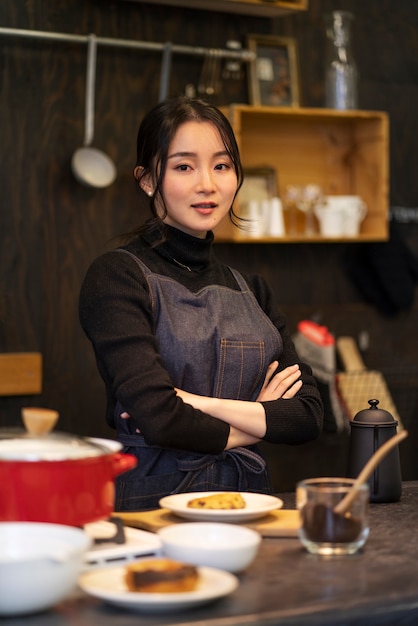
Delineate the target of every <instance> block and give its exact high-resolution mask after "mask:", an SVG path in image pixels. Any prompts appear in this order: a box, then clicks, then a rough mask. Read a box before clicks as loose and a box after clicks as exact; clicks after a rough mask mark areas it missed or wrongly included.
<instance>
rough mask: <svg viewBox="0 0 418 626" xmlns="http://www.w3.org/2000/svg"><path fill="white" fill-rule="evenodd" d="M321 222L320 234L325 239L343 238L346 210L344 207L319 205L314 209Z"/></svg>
mask: <svg viewBox="0 0 418 626" xmlns="http://www.w3.org/2000/svg"><path fill="white" fill-rule="evenodd" d="M314 212H315V215H316V217H317V218H318V221H319V232H320V233H321V235H322V236H323V237H343V236H344V224H345V210H344V207H343V206H340V207H338V206H333V205H328V204H322V205H318V206H316V207H315V209H314Z"/></svg>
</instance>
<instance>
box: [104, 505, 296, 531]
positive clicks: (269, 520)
mask: <svg viewBox="0 0 418 626" xmlns="http://www.w3.org/2000/svg"><path fill="white" fill-rule="evenodd" d="M112 515H113V516H114V517H119V518H120V519H122V520H123V522H124V524H125V525H126V526H132V527H134V528H140V529H141V530H148V531H151V532H156V531H157V530H159V529H160V528H163V527H164V526H169V525H170V524H182V523H184V522H190V520H186V519H182V518H181V517H178V516H177V515H174V513H171V511H169V510H168V509H154V510H152V511H137V512H129V513H128V512H119V511H118V512H115V513H113V514H112ZM244 526H247V527H248V528H253V529H254V530H257V531H258V532H259V533H260V534H261V535H262V536H263V537H297V533H298V528H299V513H298V511H295V510H292V509H278V510H277V511H272V512H271V513H268V514H267V515H265V516H264V517H260V519H256V520H253V521H250V522H245V524H244Z"/></svg>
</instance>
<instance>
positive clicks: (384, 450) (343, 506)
mask: <svg viewBox="0 0 418 626" xmlns="http://www.w3.org/2000/svg"><path fill="white" fill-rule="evenodd" d="M407 436H408V431H407V430H401V432H400V433H397V434H396V435H394V436H393V437H391V438H390V439H388V441H386V442H385V443H384V444H383V445H382V446H380V448H379V449H378V450H376V452H375V453H374V454H373V455H372V456H371V457H370V459H369V460H368V461H367V463H366V465H365V466H364V467H363V469H362V470H361V472H360V474H359V475H358V477H357V478H356V480H355V482H354V483H353V486H352V488H351V489H350V491H349V492H348V493H347V494H346V495H345V496H344V498H343V499H342V500H341V502H339V503H338V504H337V505H336V506H335V507H334V513H337V514H340V515H344V514H345V513H346V512H347V511H348V509H349V508H350V506H351V503H352V502H353V500H354V499H355V497H356V495H357V491H358V489H359V487H361V485H362V484H363V483H365V482H366V481H367V480H368V478H369V477H370V476H371V474H372V472H373V471H374V470H375V468H376V467H377V466H378V465H379V463H380V462H381V461H382V460H383V459H384V457H385V456H386V455H387V454H388V453H389V452H390V451H391V450H392V448H394V447H395V446H396V445H397V444H398V443H400V442H401V441H402V440H403V439H405V438H406V437H407Z"/></svg>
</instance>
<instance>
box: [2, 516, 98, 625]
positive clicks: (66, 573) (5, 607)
mask: <svg viewBox="0 0 418 626" xmlns="http://www.w3.org/2000/svg"><path fill="white" fill-rule="evenodd" d="M90 545H91V539H90V537H89V536H88V535H87V534H86V533H85V532H84V530H82V529H80V528H73V527H69V526H65V525H61V524H44V523H36V522H35V523H33V522H0V615H2V616H6V615H27V614H29V613H35V612H38V611H42V610H45V609H47V608H49V607H51V606H53V605H54V604H57V603H58V602H60V601H61V600H62V599H64V598H65V597H66V596H67V595H69V594H70V593H71V591H72V590H73V588H74V587H75V585H76V582H77V577H78V576H79V574H80V572H81V570H82V567H83V559H84V555H85V554H86V552H87V550H88V548H89V547H90Z"/></svg>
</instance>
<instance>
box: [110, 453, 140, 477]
mask: <svg viewBox="0 0 418 626" xmlns="http://www.w3.org/2000/svg"><path fill="white" fill-rule="evenodd" d="M112 461H113V475H114V476H118V475H119V474H123V472H127V471H128V470H130V469H133V468H134V467H136V466H137V465H138V459H137V458H136V456H134V455H133V454H124V453H122V452H117V453H116V454H114V455H113V459H112Z"/></svg>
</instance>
